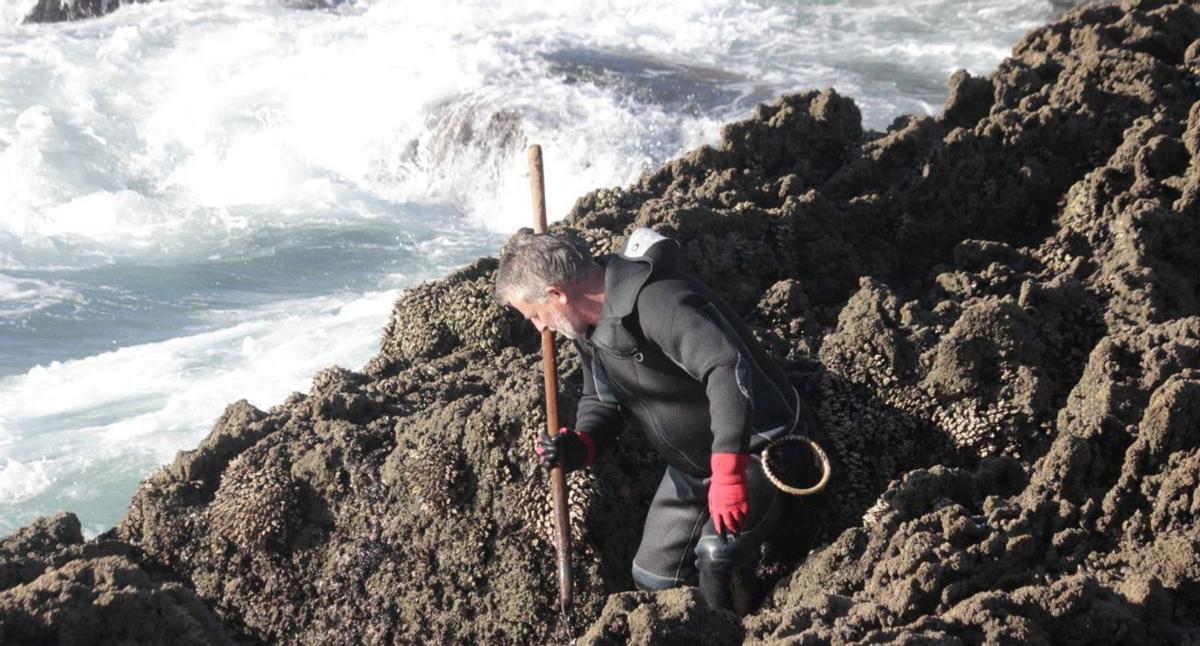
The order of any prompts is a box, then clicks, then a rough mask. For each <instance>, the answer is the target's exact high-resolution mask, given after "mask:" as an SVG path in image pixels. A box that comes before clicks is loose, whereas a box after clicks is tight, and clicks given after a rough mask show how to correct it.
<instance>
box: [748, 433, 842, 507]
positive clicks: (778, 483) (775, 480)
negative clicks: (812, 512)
mask: <svg viewBox="0 0 1200 646" xmlns="http://www.w3.org/2000/svg"><path fill="white" fill-rule="evenodd" d="M785 442H802V443H805V444H807V445H808V446H809V448H810V449H811V450H812V452H813V453H814V454H816V456H817V460H818V461H819V462H820V463H821V471H822V474H821V480H820V482H818V483H817V484H815V485H813V486H811V487H808V488H804V489H802V488H800V487H793V486H791V485H788V484H784V482H783V481H782V480H780V479H779V477H778V476H776V475H775V474H774V473H771V461H770V459H769V458H770V455H771V449H773V448H775V447H776V446H779V445H782V444H783V443H785ZM762 464H763V472H764V473H766V474H767V479H768V480H770V481H771V484H773V485H775V487H776V488H778V489H779V490H780V491H783V492H786V493H790V494H792V495H793V496H811V495H812V494H815V493H817V492H819V491H821V490H822V489H824V488H825V485H827V484H829V476H830V474H831V473H832V471H833V466H832V465H831V464H830V463H829V456H828V455H826V453H825V449H823V448H821V445H820V444H817V443H816V442H814V441H812V440H810V439H808V438H807V437H804V436H803V435H785V436H784V437H780V438H776V439H774V440H771V443H770V444H768V445H767V448H765V449H763V452H762Z"/></svg>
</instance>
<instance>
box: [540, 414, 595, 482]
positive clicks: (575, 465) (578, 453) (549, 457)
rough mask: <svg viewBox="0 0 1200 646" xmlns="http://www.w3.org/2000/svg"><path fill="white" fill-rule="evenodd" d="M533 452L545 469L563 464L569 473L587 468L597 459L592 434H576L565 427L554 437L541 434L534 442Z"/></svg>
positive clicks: (581, 432)
mask: <svg viewBox="0 0 1200 646" xmlns="http://www.w3.org/2000/svg"><path fill="white" fill-rule="evenodd" d="M533 450H534V451H535V452H536V453H537V455H538V460H539V461H540V462H541V463H542V466H543V467H545V468H546V469H552V468H554V467H555V466H556V465H560V464H561V465H562V467H563V470H564V471H566V472H567V473H570V472H571V471H578V470H579V469H582V468H584V467H587V466H588V465H590V464H591V463H592V461H593V460H595V459H596V444H595V443H594V442H593V441H592V436H591V434H589V433H587V432H584V431H580V432H578V433H576V432H575V431H572V430H569V429H567V427H565V426H564V427H563V428H561V429H559V431H558V434H557V435H555V436H554V437H550V436H549V435H547V434H546V433H545V432H544V431H543V432H542V433H539V434H538V436H537V439H535V440H534V443H533Z"/></svg>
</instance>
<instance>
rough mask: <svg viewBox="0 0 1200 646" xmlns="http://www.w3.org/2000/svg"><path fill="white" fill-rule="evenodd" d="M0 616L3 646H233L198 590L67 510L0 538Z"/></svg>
mask: <svg viewBox="0 0 1200 646" xmlns="http://www.w3.org/2000/svg"><path fill="white" fill-rule="evenodd" d="M0 620H2V621H0V643H4V644H117V643H124V644H130V643H137V644H154V643H158V644H165V643H172V644H197V645H199V644H231V643H234V642H233V640H232V639H231V638H230V635H229V633H228V631H227V630H226V629H225V627H224V626H223V625H222V624H221V622H220V620H219V619H218V618H217V616H216V615H215V614H213V612H212V611H211V610H209V608H208V606H206V605H205V604H204V602H203V601H202V600H201V599H200V598H199V597H197V596H196V593H195V592H194V591H193V590H191V589H190V588H189V587H187V586H186V585H185V584H184V583H182V582H180V581H178V580H175V577H173V576H172V575H171V574H170V573H167V572H163V571H162V568H161V567H159V566H157V565H156V564H154V563H150V562H146V561H145V560H144V559H143V557H142V554H141V552H140V550H138V549H137V548H135V547H133V546H131V545H129V544H128V543H125V542H122V541H119V540H115V539H112V538H109V537H102V538H99V539H97V540H94V541H89V542H86V543H85V542H84V540H83V535H82V534H81V533H80V530H79V519H78V518H76V517H75V515H74V514H67V513H62V514H58V515H55V516H51V517H47V518H42V519H39V520H37V521H35V522H34V523H33V524H31V525H29V526H28V527H26V528H24V529H22V530H20V531H18V532H17V533H16V534H13V535H12V536H9V537H7V538H5V539H4V541H3V542H0Z"/></svg>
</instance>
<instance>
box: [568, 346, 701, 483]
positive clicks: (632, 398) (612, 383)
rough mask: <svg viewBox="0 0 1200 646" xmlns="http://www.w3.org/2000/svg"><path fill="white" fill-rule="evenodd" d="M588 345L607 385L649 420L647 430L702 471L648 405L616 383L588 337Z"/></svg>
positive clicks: (597, 349)
mask: <svg viewBox="0 0 1200 646" xmlns="http://www.w3.org/2000/svg"><path fill="white" fill-rule="evenodd" d="M588 347H589V348H591V351H592V361H594V362H596V363H598V364H600V369H601V370H603V371H604V374H605V375H607V376H608V378H609V382H608V385H609V387H610V388H613V389H615V390H618V391H620V392H621V394H623V395H625V396H626V397H628V398H629V404H630V407H631V408H632V407H633V405H634V404H636V405H637V406H638V408H640V409H641V410H642V411H644V412H645V417H646V420H647V421H649V422H650V424H651V426H652V427H653V428H650V429H647V431H648V432H652V433H654V434H655V435H656V436H657V437H658V439H659V441H660V442H662V443H663V444H664V445H666V446H667V447H668V448H670V449H671V450H672V451H674V452H675V454H676V455H678V456H679V457H680V458H682V459H683V461H684V462H686V463H688V464H690V465H692V466H693V467H695V468H697V469H700V470H701V471H703V470H704V469H703V468H702V467H700V466H699V465H697V464H696V463H695V462H693V461H692V459H691V458H690V457H688V454H687V453H686V452H684V451H681V450H680V449H679V447H677V446H675V445H674V444H673V443H672V442H671V440H669V439H667V434H666V433H664V432H663V431H662V429H660V428H659V427H658V419H657V418H656V417H655V416H654V415H653V414H652V413H651V412H650V410H649V407H647V406H646V403H645V402H643V401H642V399H641V398H640V397H637V396H635V395H634V394H633V393H631V392H629V390H627V389H626V388H625V387H624V386H622V385H621V384H619V383H617V380H615V379H613V378H612V372H611V371H610V370H609V369H608V368H606V367H605V366H604V362H603V361H602V360H601V359H600V351H599V348H598V347H597V346H596V344H595V343H593V342H592V341H591V340H590V339H589V340H588ZM636 354H638V355H640V354H641V353H640V352H638V353H636ZM629 356H630V357H634V356H635V355H629ZM639 363H640V362H639Z"/></svg>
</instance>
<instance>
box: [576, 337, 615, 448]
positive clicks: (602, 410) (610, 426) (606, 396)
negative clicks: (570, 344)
mask: <svg viewBox="0 0 1200 646" xmlns="http://www.w3.org/2000/svg"><path fill="white" fill-rule="evenodd" d="M578 350H579V358H580V363H581V364H582V365H583V397H581V398H580V400H579V406H578V407H577V409H576V413H575V432H576V433H587V434H588V437H589V438H590V440H591V444H592V447H593V449H592V455H591V458H592V459H595V457H596V456H598V455H600V454H601V453H603V452H605V451H606V450H608V448H609V447H611V446H612V445H613V444H615V443H616V440H617V436H619V435H620V434H621V430H622V429H623V428H624V425H625V420H624V419H623V418H622V416H621V406H620V404H618V403H617V398H616V396H614V395H613V394H612V389H611V388H610V387H609V385H608V379H607V378H606V377H605V376H604V371H603V369H602V368H600V367H599V366H596V367H593V364H592V357H591V355H590V354H588V353H587V352H585V351H584V350H583V349H582V348H579V349H578ZM590 463H591V460H589V461H588V464H590Z"/></svg>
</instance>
